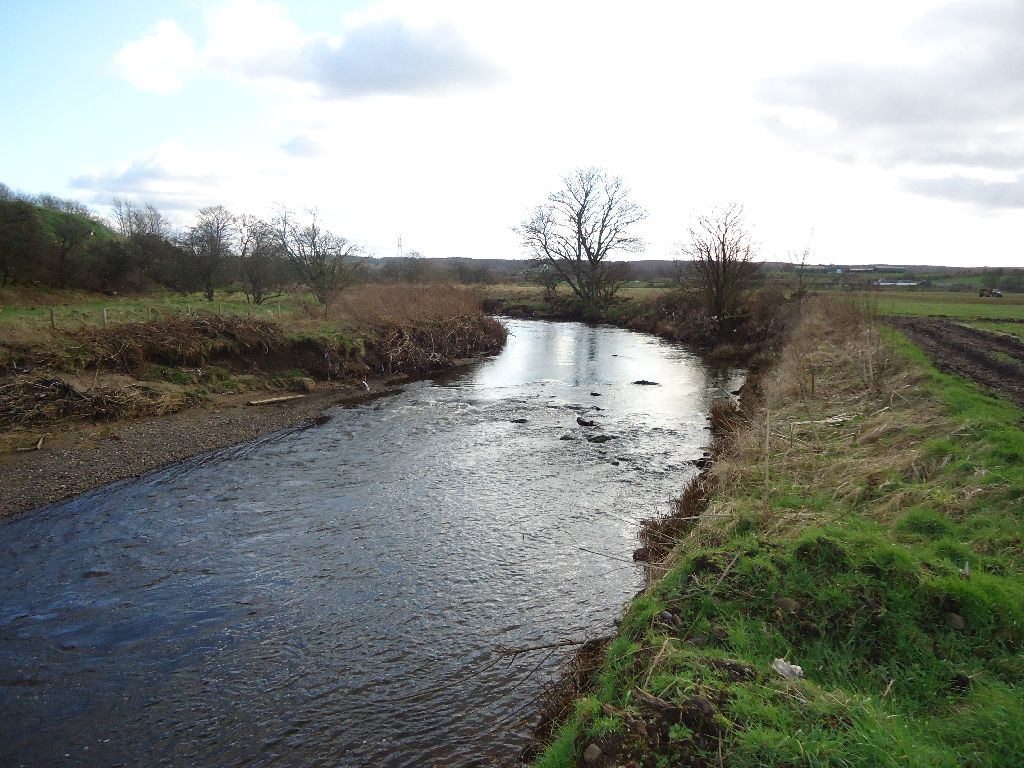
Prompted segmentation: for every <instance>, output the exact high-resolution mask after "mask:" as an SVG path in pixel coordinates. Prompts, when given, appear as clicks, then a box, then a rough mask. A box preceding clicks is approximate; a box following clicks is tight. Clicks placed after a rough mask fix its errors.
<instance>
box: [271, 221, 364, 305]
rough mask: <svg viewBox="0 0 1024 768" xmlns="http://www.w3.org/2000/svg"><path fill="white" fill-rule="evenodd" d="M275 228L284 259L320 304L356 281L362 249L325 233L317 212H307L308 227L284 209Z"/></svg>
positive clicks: (342, 238)
mask: <svg viewBox="0 0 1024 768" xmlns="http://www.w3.org/2000/svg"><path fill="white" fill-rule="evenodd" d="M274 224H275V227H274V228H275V230H276V232H277V236H278V239H279V242H280V243H281V245H282V247H283V248H284V253H285V257H286V258H287V259H288V261H289V262H290V263H291V265H292V267H294V269H295V271H296V272H297V273H298V275H299V277H300V278H301V279H302V280H303V281H304V282H305V283H306V285H307V286H308V287H309V290H310V291H311V292H312V293H313V295H314V296H315V297H316V299H317V301H319V302H320V303H321V304H326V303H327V301H328V300H329V299H330V297H331V295H332V294H334V293H336V292H337V291H340V290H341V289H343V288H345V287H346V286H348V285H349V284H351V283H352V282H354V281H355V280H356V279H357V277H358V274H359V268H360V266H361V263H360V262H359V261H358V259H357V257H358V256H361V255H362V249H361V248H360V247H359V246H357V245H356V244H355V243H351V242H349V241H348V240H346V239H345V238H344V237H340V236H338V235H335V234H333V233H332V232H330V231H328V230H326V229H324V228H323V227H322V226H321V225H320V223H319V221H318V220H317V213H316V211H310V213H309V222H308V223H306V224H300V223H299V222H297V221H296V218H295V215H294V214H293V213H292V212H291V211H289V210H287V209H284V208H283V209H281V211H280V212H279V213H278V215H277V218H276V219H275V222H274Z"/></svg>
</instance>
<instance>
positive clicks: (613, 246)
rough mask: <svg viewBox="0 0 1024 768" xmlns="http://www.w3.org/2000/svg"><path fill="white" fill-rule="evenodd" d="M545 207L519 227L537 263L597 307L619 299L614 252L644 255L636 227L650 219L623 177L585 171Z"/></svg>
mask: <svg viewBox="0 0 1024 768" xmlns="http://www.w3.org/2000/svg"><path fill="white" fill-rule="evenodd" d="M563 181H564V183H565V186H564V188H563V189H561V190H559V191H558V192H553V193H552V194H551V195H550V196H549V197H548V199H547V202H546V203H544V204H543V205H539V206H537V208H536V209H534V211H533V213H532V214H531V215H530V217H529V218H527V219H526V220H525V221H523V223H522V224H520V225H519V226H518V227H516V228H515V232H516V234H518V235H519V236H520V237H521V238H522V245H523V248H525V249H526V250H527V251H528V252H529V253H530V255H531V256H532V257H533V258H535V259H540V260H542V261H544V262H545V263H547V264H550V265H551V266H552V267H553V268H554V269H555V270H556V271H557V273H558V274H559V275H560V276H561V278H562V279H563V280H564V281H565V282H566V283H567V284H568V285H569V287H570V288H572V290H573V293H575V294H576V295H577V296H578V297H579V298H580V299H582V300H583V301H584V302H586V303H588V304H593V303H595V302H599V301H601V300H604V299H607V298H609V297H610V296H612V295H614V293H615V291H616V290H617V288H618V286H619V285H620V284H621V279H620V278H619V277H618V276H617V274H616V272H617V271H618V270H615V269H612V268H611V265H609V264H608V263H607V260H608V257H609V256H610V255H612V254H614V253H617V252H618V253H638V252H640V251H642V250H643V247H644V244H643V241H642V240H641V239H640V238H639V237H637V236H636V235H635V234H633V232H632V229H633V228H634V226H635V225H636V224H637V223H639V222H640V221H642V220H643V219H645V218H646V217H647V212H646V211H644V209H643V208H640V207H639V206H637V205H635V204H634V203H633V202H631V201H630V200H629V189H627V188H626V186H625V185H624V184H623V182H622V179H620V178H619V177H617V176H616V177H610V176H609V175H608V174H607V172H606V171H604V170H602V169H600V168H581V169H577V170H576V171H574V172H573V173H572V174H570V175H569V176H566V177H565V178H564V179H563Z"/></svg>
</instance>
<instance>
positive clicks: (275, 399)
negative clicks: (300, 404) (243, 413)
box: [246, 395, 305, 405]
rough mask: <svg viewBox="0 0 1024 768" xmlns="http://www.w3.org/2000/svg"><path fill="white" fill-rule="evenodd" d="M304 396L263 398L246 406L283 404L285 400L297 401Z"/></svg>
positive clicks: (251, 401)
mask: <svg viewBox="0 0 1024 768" xmlns="http://www.w3.org/2000/svg"><path fill="white" fill-rule="evenodd" d="M300 397H305V395H281V396H280V397H265V398H263V399H262V400H250V401H249V402H248V403H246V405H268V404H269V403H283V402H284V401H285V400H298V399H299V398H300Z"/></svg>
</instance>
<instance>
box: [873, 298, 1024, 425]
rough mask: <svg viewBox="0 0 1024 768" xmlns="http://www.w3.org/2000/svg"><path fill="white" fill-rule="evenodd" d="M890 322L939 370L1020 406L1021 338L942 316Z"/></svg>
mask: <svg viewBox="0 0 1024 768" xmlns="http://www.w3.org/2000/svg"><path fill="white" fill-rule="evenodd" d="M890 322H891V323H892V324H893V325H894V326H895V327H896V328H898V329H899V330H900V331H902V332H903V333H905V334H906V335H907V336H908V337H909V338H910V340H911V341H913V342H914V343H915V344H917V345H918V346H920V347H921V348H922V349H923V350H924V351H925V353H926V354H927V355H928V356H929V357H930V358H931V359H932V360H933V361H934V362H935V365H936V366H937V367H938V368H939V370H941V371H944V372H946V373H954V374H957V375H958V376H963V377H964V378H967V379H970V380H971V381H974V382H976V383H978V384H982V385H983V386H986V387H989V388H991V389H994V390H996V391H997V392H998V393H999V394H1001V395H1003V396H1005V397H1008V398H1009V399H1010V400H1012V401H1013V402H1014V403H1016V404H1017V406H1019V407H1021V408H1024V342H1021V341H1020V340H1018V339H1015V338H1013V337H1012V336H1007V335H1005V334H997V333H990V332H988V331H982V330H979V329H977V328H969V327H967V326H964V325H960V324H958V323H955V322H953V321H951V320H946V319H939V318H928V317H901V318H892V319H891V320H890Z"/></svg>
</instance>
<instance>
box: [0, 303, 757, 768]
mask: <svg viewBox="0 0 1024 768" xmlns="http://www.w3.org/2000/svg"><path fill="white" fill-rule="evenodd" d="M507 325H508V328H509V341H508V345H507V346H506V348H505V349H504V351H502V352H501V354H499V355H498V356H496V357H494V358H492V359H489V360H486V361H484V362H481V363H479V364H476V365H474V366H472V367H470V368H467V369H465V370H464V371H460V372H458V373H457V374H454V375H448V376H446V377H444V378H442V379H438V380H435V381H433V382H418V383H415V384H411V385H409V386H408V387H407V388H405V390H404V391H403V392H401V393H399V394H395V395H391V396H388V397H386V398H383V399H380V400H377V401H374V402H369V403H365V404H362V405H359V406H355V407H347V408H340V407H339V408H335V409H332V410H331V411H330V412H329V413H330V419H329V420H328V421H326V423H324V424H322V425H321V426H318V427H312V428H307V429H300V430H291V431H287V432H283V433H278V434H276V435H273V436H270V437H268V438H264V439H261V440H258V441H255V442H252V443H247V444H245V445H241V446H237V447H235V448H231V449H228V450H224V451H218V452H216V453H213V454H210V455H208V456H205V457H201V458H199V459H196V460H192V461H189V462H185V463H184V464H180V465H176V466H174V467H171V468H168V469H165V470H162V471H160V472H156V473H153V474H151V475H148V476H146V477H144V478H142V479H139V480H136V481H133V482H131V483H125V484H118V485H114V486H110V487H108V488H105V489H101V490H99V491H96V492H93V493H90V494H88V495H86V496H83V497H80V498H78V499H75V500H73V501H70V502H66V503H62V504H59V505H53V506H50V507H47V508H45V509H42V510H37V511H34V512H31V513H28V514H26V515H23V516H22V517H20V518H17V519H14V520H11V521H8V522H5V523H3V524H0V724H2V729H3V736H2V738H0V764H2V765H25V766H53V765H64V766H78V765H82V766H115V765H125V766H136V765H197V766H243V765H245V766H251V765H259V766H269V765H281V766H284V765H289V766H290V765H303V766H312V765H323V766H410V767H412V766H416V767H417V768H421V767H423V766H430V765H439V766H471V765H479V766H485V765H497V764H509V763H511V762H513V761H514V760H515V758H516V756H517V755H518V752H519V750H520V748H521V747H522V746H523V744H524V741H525V738H526V736H527V734H528V731H529V727H528V726H529V724H528V723H523V722H522V721H523V719H524V717H528V716H529V715H531V714H532V712H531V711H530V709H529V707H528V702H529V701H530V700H531V699H532V698H533V697H534V696H535V695H536V694H537V692H538V691H539V689H540V687H541V686H542V685H543V683H544V682H545V681H546V680H549V679H550V678H551V676H552V675H553V674H554V673H555V671H556V665H557V663H558V662H559V661H560V660H561V659H562V658H564V657H560V656H557V655H556V656H552V657H551V658H550V659H549V660H548V661H547V662H546V663H545V664H543V665H542V666H541V668H540V669H539V670H538V671H537V672H536V673H535V674H533V675H532V676H531V675H529V673H530V671H531V670H532V669H533V668H534V666H535V665H536V664H537V663H538V662H539V661H540V660H541V658H542V656H529V655H528V656H525V657H523V658H522V659H521V660H519V661H518V662H517V663H516V664H515V665H513V666H512V667H511V668H507V667H506V663H505V662H504V661H501V662H500V663H495V661H496V660H497V653H498V651H499V649H500V648H501V647H509V646H530V645H535V644H543V643H549V642H552V641H554V640H557V639H561V638H589V637H595V636H598V635H603V634H608V633H609V632H610V631H611V628H612V623H613V620H614V619H615V618H616V616H617V615H618V614H619V613H620V611H621V609H622V606H623V604H624V603H625V602H626V601H628V599H629V598H630V597H631V596H632V595H633V594H634V593H635V592H636V590H637V589H638V588H639V587H640V585H641V582H642V574H641V572H640V570H639V569H638V568H637V567H635V566H632V565H629V564H627V563H624V562H623V561H624V560H625V561H628V560H629V558H630V556H631V553H632V551H633V549H634V548H635V547H636V546H637V544H636V538H635V534H636V527H637V522H638V521H639V520H641V519H643V518H645V517H649V516H651V515H655V514H659V513H662V512H666V511H668V509H669V504H670V502H669V500H670V499H671V497H672V496H674V495H676V494H677V493H678V492H679V491H680V490H681V488H682V487H683V485H684V483H685V482H686V480H687V479H688V478H689V476H690V475H691V474H692V473H693V472H694V471H695V470H694V469H693V467H692V466H691V465H690V464H689V463H688V462H689V461H690V460H692V459H695V458H697V457H699V456H700V455H701V453H702V450H703V449H704V448H705V447H706V445H707V443H708V439H709V433H708V432H707V430H706V429H705V425H706V423H707V422H706V420H705V416H706V413H707V411H708V408H709V407H710V402H711V399H712V397H713V396H714V395H715V394H716V392H717V393H719V394H720V391H721V390H723V389H724V390H731V389H735V388H736V386H738V384H739V382H740V381H741V378H740V372H739V371H735V370H715V369H711V368H708V367H707V366H706V365H705V364H704V363H703V362H702V361H701V360H700V358H698V357H696V356H694V355H693V354H691V353H689V352H688V351H687V350H686V349H685V348H683V347H680V346H678V345H673V344H670V343H667V342H664V341H662V340H660V339H657V338H655V337H651V336H646V335H642V334H638V333H632V332H629V331H625V330H621V329H616V328H611V327H590V326H586V325H582V324H578V323H551V322H541V321H516V320H510V321H507ZM638 379H646V380H651V381H656V382H659V384H658V385H657V386H642V385H638V384H634V383H632V382H633V381H635V380H638ZM592 393H596V395H595V394H592ZM594 406H597V408H599V409H600V410H597V409H595V408H594ZM577 417H581V418H583V419H584V420H592V421H594V422H596V424H597V426H595V427H582V426H580V425H578V424H577V421H576V419H577ZM524 419H525V421H522V420H524ZM595 435H609V436H612V438H613V439H611V440H609V441H608V442H605V443H603V444H597V443H591V442H588V441H587V440H586V439H585V438H586V437H587V436H595ZM564 436H569V437H570V439H562V438H563V437H564ZM586 550H590V551H586ZM594 553H601V554H594Z"/></svg>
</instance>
